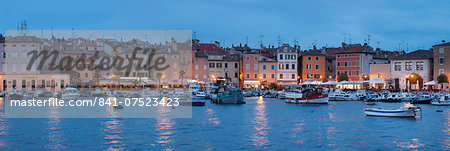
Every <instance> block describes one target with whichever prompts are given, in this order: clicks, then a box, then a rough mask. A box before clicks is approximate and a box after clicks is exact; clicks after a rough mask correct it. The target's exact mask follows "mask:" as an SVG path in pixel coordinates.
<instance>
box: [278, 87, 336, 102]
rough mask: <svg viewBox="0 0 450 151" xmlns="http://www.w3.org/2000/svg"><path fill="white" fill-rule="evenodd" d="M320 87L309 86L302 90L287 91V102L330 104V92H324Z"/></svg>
mask: <svg viewBox="0 0 450 151" xmlns="http://www.w3.org/2000/svg"><path fill="white" fill-rule="evenodd" d="M322 90H323V89H322V88H320V87H309V88H306V89H304V90H302V91H288V92H286V102H287V103H296V104H297V103H298V104H328V99H329V97H328V94H323V91H322Z"/></svg>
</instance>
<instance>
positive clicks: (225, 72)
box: [206, 51, 240, 86]
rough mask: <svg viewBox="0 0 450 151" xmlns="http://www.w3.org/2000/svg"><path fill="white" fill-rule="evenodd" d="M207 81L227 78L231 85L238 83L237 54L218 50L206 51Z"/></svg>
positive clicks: (238, 60)
mask: <svg viewBox="0 0 450 151" xmlns="http://www.w3.org/2000/svg"><path fill="white" fill-rule="evenodd" d="M206 55H207V56H208V69H209V71H208V72H209V74H210V75H209V79H210V80H209V81H210V82H209V83H214V82H215V81H216V80H225V79H226V80H228V83H229V84H231V85H233V86H238V85H239V73H240V72H239V67H240V65H239V62H240V57H239V55H235V54H229V53H225V52H219V51H207V52H206Z"/></svg>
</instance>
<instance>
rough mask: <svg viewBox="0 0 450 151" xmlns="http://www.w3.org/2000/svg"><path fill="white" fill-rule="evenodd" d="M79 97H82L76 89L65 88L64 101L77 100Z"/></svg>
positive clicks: (62, 96)
mask: <svg viewBox="0 0 450 151" xmlns="http://www.w3.org/2000/svg"><path fill="white" fill-rule="evenodd" d="M79 97H80V93H79V92H78V90H77V89H75V88H72V87H67V88H64V91H63V93H62V95H61V98H62V99H63V100H75V99H77V98H79Z"/></svg>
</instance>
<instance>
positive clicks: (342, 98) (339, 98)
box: [329, 91, 360, 101]
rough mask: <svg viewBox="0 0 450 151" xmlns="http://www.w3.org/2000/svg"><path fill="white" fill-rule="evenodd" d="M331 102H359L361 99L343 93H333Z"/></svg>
mask: <svg viewBox="0 0 450 151" xmlns="http://www.w3.org/2000/svg"><path fill="white" fill-rule="evenodd" d="M329 100H330V101H359V100H360V98H359V97H358V96H356V95H355V94H350V93H345V92H343V91H338V92H333V93H330V94H329Z"/></svg>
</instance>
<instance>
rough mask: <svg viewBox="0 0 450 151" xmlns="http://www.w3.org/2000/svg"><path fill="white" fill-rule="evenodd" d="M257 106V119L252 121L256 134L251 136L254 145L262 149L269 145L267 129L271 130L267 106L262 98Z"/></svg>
mask: <svg viewBox="0 0 450 151" xmlns="http://www.w3.org/2000/svg"><path fill="white" fill-rule="evenodd" d="M256 103H257V104H256V106H255V117H254V119H252V123H253V129H254V133H253V135H252V136H251V140H252V142H253V145H255V146H258V147H261V146H265V145H267V144H269V143H270V142H269V139H268V137H267V135H268V132H267V129H270V128H269V127H268V126H267V124H268V120H267V113H266V105H265V101H264V99H263V97H262V96H260V97H259V98H258V100H257V101H256Z"/></svg>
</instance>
